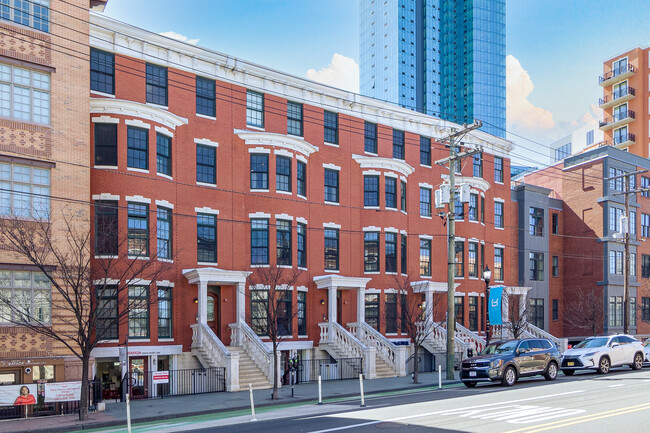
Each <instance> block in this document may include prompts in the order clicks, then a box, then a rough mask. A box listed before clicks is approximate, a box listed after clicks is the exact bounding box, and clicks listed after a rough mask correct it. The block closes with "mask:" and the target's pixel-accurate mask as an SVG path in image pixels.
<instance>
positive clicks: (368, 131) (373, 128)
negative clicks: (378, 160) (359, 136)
mask: <svg viewBox="0 0 650 433" xmlns="http://www.w3.org/2000/svg"><path fill="white" fill-rule="evenodd" d="M363 149H364V150H365V151H366V152H368V153H374V154H376V153H377V124H376V123H370V122H365V123H364V127H363Z"/></svg>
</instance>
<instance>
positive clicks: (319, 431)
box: [310, 389, 585, 433]
mask: <svg viewBox="0 0 650 433" xmlns="http://www.w3.org/2000/svg"><path fill="white" fill-rule="evenodd" d="M582 392H585V391H584V390H582V389H578V390H575V391H568V392H561V393H558V394H549V395H542V396H538V397H529V398H522V399H517V400H511V401H503V402H497V403H488V404H482V405H478V406H470V407H468V408H464V409H447V410H438V411H435V412H428V413H423V414H417V415H408V416H402V417H397V418H390V419H384V420H375V421H367V422H363V423H358V424H352V425H347V426H342V427H334V428H329V429H324V430H315V431H312V432H310V433H328V432H333V431H341V430H350V429H353V428H357V427H366V426H370V425H375V424H381V423H385V422H399V421H405V420H409V419H415V418H423V417H427V416H432V415H439V414H441V413H443V412H448V411H458V410H461V411H462V410H469V411H475V410H476V409H478V408H489V407H492V406H502V405H507V404H516V403H522V402H525V401H534V400H543V399H546V398H554V397H560V396H565V395H573V394H579V393H582ZM356 412H358V411H356ZM341 415H342V414H335V415H333V417H335V418H337V417H338V418H342V417H341ZM326 416H332V415H326ZM468 416H469V415H468Z"/></svg>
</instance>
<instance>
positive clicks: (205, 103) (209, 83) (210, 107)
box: [196, 76, 217, 117]
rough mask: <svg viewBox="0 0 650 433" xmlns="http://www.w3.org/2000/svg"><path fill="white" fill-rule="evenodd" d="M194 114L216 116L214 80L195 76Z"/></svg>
mask: <svg viewBox="0 0 650 433" xmlns="http://www.w3.org/2000/svg"><path fill="white" fill-rule="evenodd" d="M196 114H202V115H204V116H209V117H216V115H217V108H216V94H215V81H214V80H210V79H209V78H203V77H198V76H197V77H196Z"/></svg>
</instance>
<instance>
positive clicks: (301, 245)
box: [296, 223, 307, 268]
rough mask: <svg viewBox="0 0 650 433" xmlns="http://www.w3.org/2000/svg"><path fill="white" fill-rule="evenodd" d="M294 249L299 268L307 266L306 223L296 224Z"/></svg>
mask: <svg viewBox="0 0 650 433" xmlns="http://www.w3.org/2000/svg"><path fill="white" fill-rule="evenodd" d="M296 249H297V261H298V263H297V265H298V267H299V268H307V225H305V224H302V223H297V224H296Z"/></svg>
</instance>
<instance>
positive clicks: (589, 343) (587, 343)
mask: <svg viewBox="0 0 650 433" xmlns="http://www.w3.org/2000/svg"><path fill="white" fill-rule="evenodd" d="M608 340H609V338H607V337H602V338H588V339H586V340H584V341H581V342H580V343H578V344H576V345H575V346H573V348H574V349H583V348H587V347H603V346H606V345H607V341H608Z"/></svg>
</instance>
